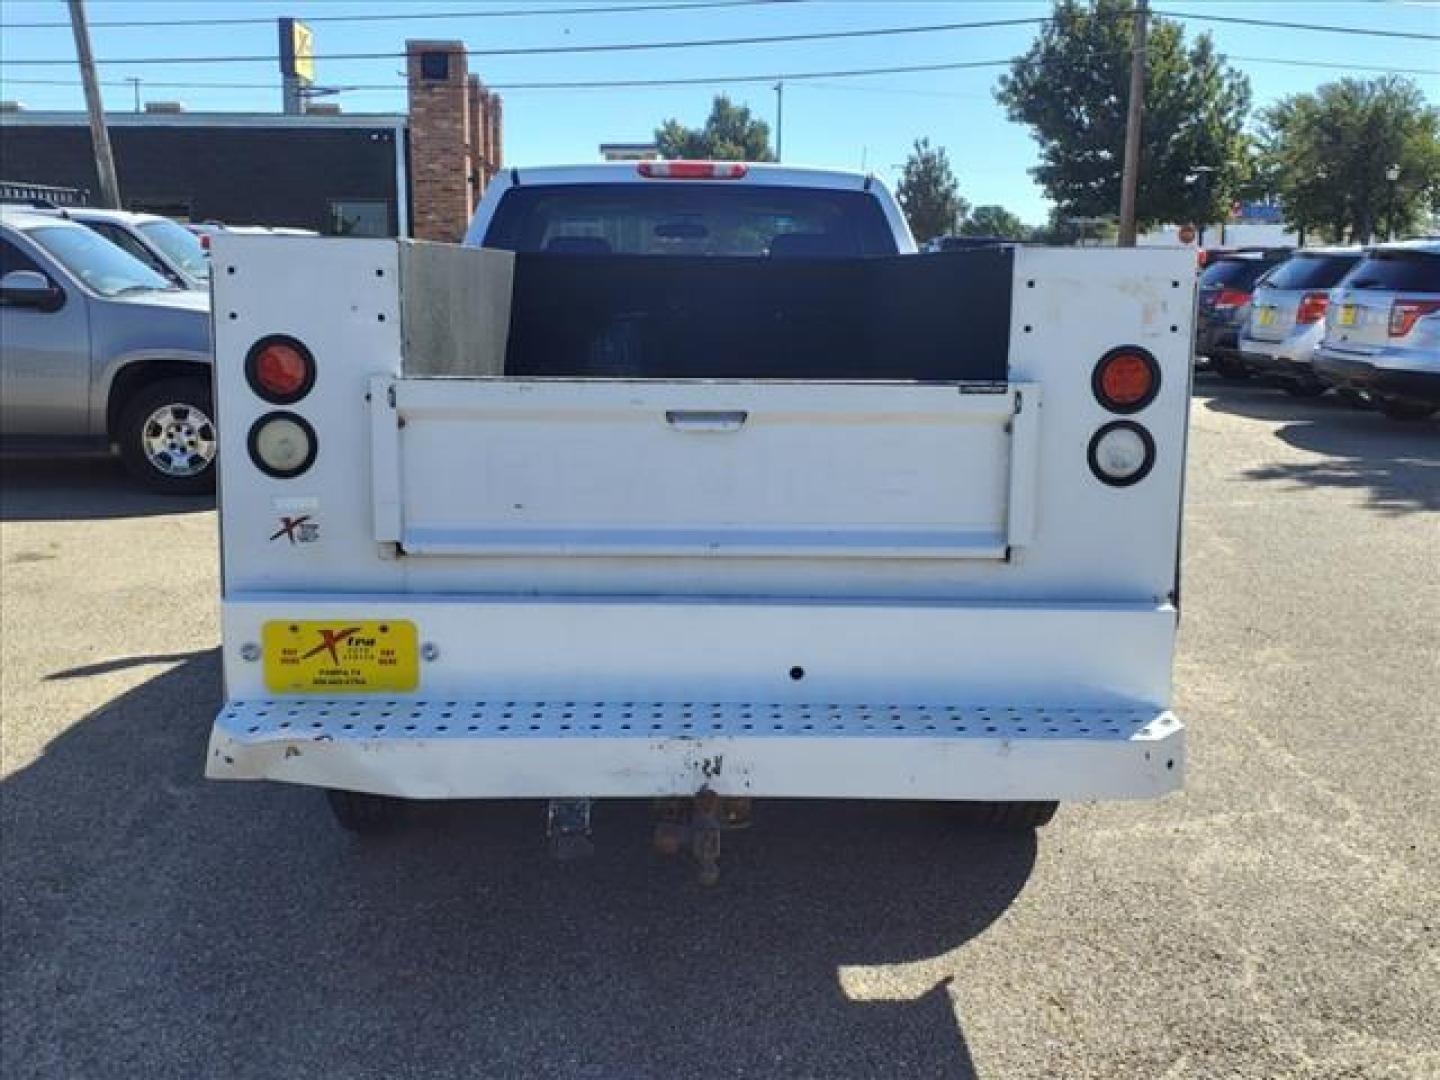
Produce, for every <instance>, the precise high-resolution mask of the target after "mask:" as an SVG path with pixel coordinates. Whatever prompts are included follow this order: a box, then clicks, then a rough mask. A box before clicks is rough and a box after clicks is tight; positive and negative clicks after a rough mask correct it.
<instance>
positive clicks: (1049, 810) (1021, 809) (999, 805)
mask: <svg viewBox="0 0 1440 1080" xmlns="http://www.w3.org/2000/svg"><path fill="white" fill-rule="evenodd" d="M954 805H955V810H956V815H957V816H958V817H959V819H960V820H961V821H962V822H964V823H965V824H967V825H982V826H986V827H988V828H993V829H1039V828H1042V827H1044V826H1046V825H1048V824H1050V821H1051V819H1052V818H1054V817H1055V811H1057V810H1059V809H1060V804H1059V803H1058V802H962V803H956V804H954Z"/></svg>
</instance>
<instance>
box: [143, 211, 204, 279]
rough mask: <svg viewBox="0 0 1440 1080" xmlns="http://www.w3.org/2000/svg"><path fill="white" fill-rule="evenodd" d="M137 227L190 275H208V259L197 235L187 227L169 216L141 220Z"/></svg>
mask: <svg viewBox="0 0 1440 1080" xmlns="http://www.w3.org/2000/svg"><path fill="white" fill-rule="evenodd" d="M137 227H138V228H139V230H140V231H141V232H142V233H144V234H145V239H147V240H149V241H150V242H151V243H152V244H154V245H155V246H156V247H157V248H159V249H160V250H161V251H162V252H164V253H165V257H166V258H168V259H169V260H170V261H171V262H173V263H174V264H175V265H176V266H178V267H180V269H181V270H183V271H184V272H185V273H186V274H188V275H189V276H190V277H192V278H208V277H209V276H210V260H209V259H208V258H206V256H205V249H204V248H203V247H201V245H200V239H199V237H197V236H196V235H195V234H194V233H192V232H191V231H190V230H189V229H187V228H185V227H184V226H183V225H177V224H175V222H173V221H171V220H170V219H169V218H156V219H155V220H154V221H142V222H141V223H140V224H139V226H137Z"/></svg>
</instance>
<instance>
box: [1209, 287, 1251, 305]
mask: <svg viewBox="0 0 1440 1080" xmlns="http://www.w3.org/2000/svg"><path fill="white" fill-rule="evenodd" d="M1249 302H1250V294H1249V293H1248V292H1242V291H1241V290H1239V289H1221V290H1220V295H1219V296H1217V297H1216V298H1215V306H1216V307H1243V306H1244V305H1246V304H1248V303H1249Z"/></svg>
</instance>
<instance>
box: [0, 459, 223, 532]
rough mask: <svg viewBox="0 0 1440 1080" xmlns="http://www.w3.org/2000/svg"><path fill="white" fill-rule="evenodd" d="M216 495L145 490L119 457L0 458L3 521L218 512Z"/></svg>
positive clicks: (1, 516) (0, 518)
mask: <svg viewBox="0 0 1440 1080" xmlns="http://www.w3.org/2000/svg"><path fill="white" fill-rule="evenodd" d="M214 508H215V498H214V496H212V495H202V496H187V497H175V496H168V495H157V494H155V493H154V492H151V491H146V490H145V489H144V488H142V487H140V486H139V485H138V484H137V483H136V482H135V481H134V480H132V479H130V477H129V476H128V475H126V473H125V469H124V468H123V467H122V466H121V464H120V462H119V461H118V460H117V459H115V458H109V457H104V456H101V455H98V454H96V455H90V456H77V457H65V458H43V459H42V458H31V457H6V458H0V521H89V520H95V519H100V518H131V517H150V516H153V515H156V514H193V513H196V512H197V511H201V510H213V509H214Z"/></svg>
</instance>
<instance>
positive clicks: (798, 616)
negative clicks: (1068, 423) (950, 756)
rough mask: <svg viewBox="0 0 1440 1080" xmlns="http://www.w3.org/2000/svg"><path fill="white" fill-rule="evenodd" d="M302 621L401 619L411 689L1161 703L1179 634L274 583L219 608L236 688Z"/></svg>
mask: <svg viewBox="0 0 1440 1080" xmlns="http://www.w3.org/2000/svg"><path fill="white" fill-rule="evenodd" d="M302 618H303V619H324V620H333V621H335V622H336V623H341V624H343V623H350V622H356V621H368V620H396V619H407V620H409V621H411V622H413V623H414V624H415V625H416V627H417V628H418V630H419V635H420V640H421V641H422V642H428V643H430V644H432V645H433V646H435V649H436V651H437V653H438V655H436V656H435V658H434V659H433V660H429V661H426V662H425V663H424V664H422V666H421V672H420V685H419V688H418V690H417V691H416V693H415V694H413V695H410V696H412V697H420V698H423V697H435V696H437V695H446V696H451V697H453V696H457V695H459V696H476V695H486V696H490V697H501V698H509V697H525V698H530V699H532V700H533V699H541V698H548V699H554V698H559V699H562V700H563V699H566V698H571V697H588V698H602V699H606V700H612V701H627V700H638V699H641V698H645V699H648V700H659V701H669V700H694V699H697V698H703V699H704V700H707V701H755V700H759V699H763V700H766V701H782V702H805V701H833V702H854V703H875V702H880V703H889V704H896V705H906V704H923V703H925V702H932V701H976V700H984V701H994V702H1000V703H1001V704H1005V705H1065V706H1078V705H1095V706H1098V705H1148V706H1155V707H1163V706H1165V705H1166V704H1168V702H1169V700H1170V654H1171V649H1172V647H1173V643H1174V634H1175V611H1174V609H1173V608H1169V607H1166V606H1161V607H1154V606H1148V607H1147V606H1142V605H1060V606H1038V605H1029V606H1026V605H1010V606H996V605H988V604H916V603H910V604H880V603H873V602H872V603H844V602H823V601H817V602H810V603H797V602H788V603H777V602H764V601H738V600H717V599H710V600H686V601H681V600H665V599H658V600H656V599H652V600H597V599H588V600H555V599H547V598H535V599H525V598H518V597H516V598H495V597H476V596H467V597H460V596H452V597H429V598H414V597H397V596H387V595H372V596H336V595H334V594H317V593H310V594H290V595H272V596H267V597H258V598H246V599H243V600H240V599H235V598H232V599H231V601H230V602H229V603H227V604H226V606H225V613H224V639H225V678H226V685H227V686H228V687H229V691H230V693H231V694H232V695H233V696H235V697H239V698H257V697H266V696H268V695H269V691H268V690H267V689H266V687H265V683H264V681H263V678H262V669H263V666H264V665H263V663H261V662H249V661H246V660H244V659H243V658H242V655H241V653H242V649H243V646H244V645H245V643H247V642H250V643H257V644H258V643H259V642H260V641H261V639H262V635H261V632H260V630H261V626H262V625H263V624H264V623H265V622H266V621H267V620H280V621H290V620H294V619H302ZM794 669H799V671H798V674H800V676H801V677H800V678H795V677H794V676H795V674H797V672H796V671H795V670H794Z"/></svg>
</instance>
